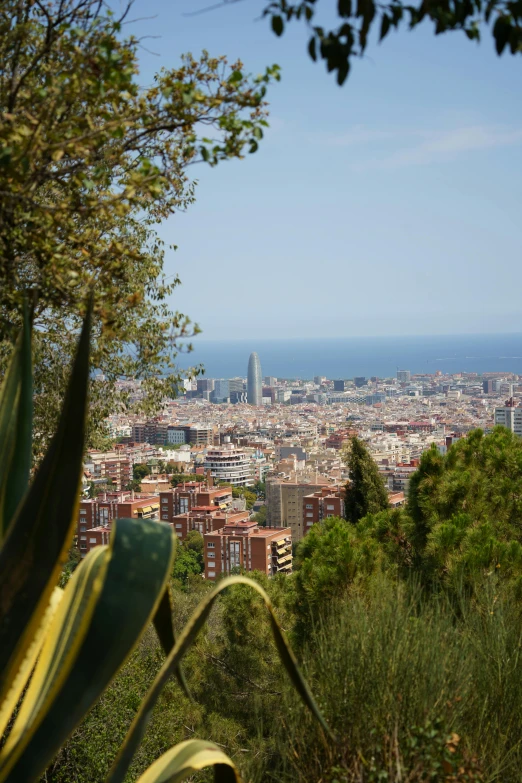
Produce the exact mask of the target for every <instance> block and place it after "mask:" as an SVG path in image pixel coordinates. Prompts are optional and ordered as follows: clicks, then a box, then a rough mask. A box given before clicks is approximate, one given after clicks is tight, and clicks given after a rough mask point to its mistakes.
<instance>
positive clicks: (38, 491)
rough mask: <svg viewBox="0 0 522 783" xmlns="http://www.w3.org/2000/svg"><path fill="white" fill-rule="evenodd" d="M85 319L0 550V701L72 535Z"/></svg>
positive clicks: (85, 371)
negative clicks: (51, 430)
mask: <svg viewBox="0 0 522 783" xmlns="http://www.w3.org/2000/svg"><path fill="white" fill-rule="evenodd" d="M89 335H90V315H89V316H88V317H87V318H86V320H85V324H84V327H83V330H82V334H81V337H80V341H79V343H78V350H77V353H76V358H75V361H74V365H73V369H72V372H71V378H70V381H69V385H68V389H67V395H66V398H65V402H64V405H63V409H62V413H61V416H60V422H59V425H58V430H57V433H56V435H55V436H54V438H53V440H52V442H51V445H50V447H49V450H48V452H47V454H46V455H45V457H44V459H43V461H42V463H41V465H40V468H39V469H38V471H37V473H36V476H35V478H34V480H33V482H32V484H31V486H30V488H29V490H28V492H27V494H26V496H25V499H24V501H23V502H22V504H21V506H20V507H19V508H18V511H17V513H16V516H15V517H14V519H13V521H12V522H11V524H10V526H9V529H8V531H7V536H6V538H5V541H4V543H3V546H2V550H1V551H0V702H1V701H3V699H4V698H5V694H6V693H7V691H8V690H9V688H10V686H11V683H12V681H13V678H14V677H15V676H16V673H17V672H18V671H19V669H20V666H21V663H22V661H23V659H24V658H25V655H26V653H27V649H28V648H29V647H30V645H31V644H32V641H33V638H34V635H35V634H36V631H37V628H38V626H39V624H40V620H41V617H42V614H43V612H44V611H45V608H46V607H47V605H48V603H49V600H50V597H51V593H52V592H53V590H54V588H55V586H56V584H57V582H58V576H59V573H60V569H61V563H62V561H63V559H64V558H65V556H66V553H67V550H68V548H69V546H70V542H71V539H72V535H73V530H74V525H75V522H76V514H77V509H78V502H79V489H80V482H81V475H82V467H83V449H84V441H85V420H86V413H87V390H88V385H89V339H90V338H89Z"/></svg>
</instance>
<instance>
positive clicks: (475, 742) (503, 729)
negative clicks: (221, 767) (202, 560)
mask: <svg viewBox="0 0 522 783" xmlns="http://www.w3.org/2000/svg"><path fill="white" fill-rule="evenodd" d="M521 479H522V442H521V441H520V440H518V439H517V438H515V437H514V436H513V435H511V433H509V432H508V431H506V430H503V429H501V428H497V429H495V431H494V432H493V433H491V434H489V435H484V434H483V433H482V432H480V431H475V432H472V433H471V434H470V435H469V436H468V437H467V438H465V439H462V440H461V441H459V442H458V443H457V444H455V445H454V446H452V448H451V449H450V450H449V451H448V454H447V455H446V456H441V455H440V454H439V453H438V451H436V450H435V449H433V450H431V451H429V452H427V453H426V454H425V455H424V456H423V458H422V461H421V465H420V468H419V470H418V471H417V473H416V474H415V475H414V477H413V479H412V482H411V490H410V496H409V501H408V505H407V507H406V508H405V509H403V510H399V511H397V510H395V511H392V510H384V511H380V512H378V513H376V514H374V515H368V516H366V517H364V518H363V519H361V520H360V521H359V522H358V523H357V524H352V523H349V522H347V521H346V520H342V519H338V518H331V519H328V520H326V521H325V522H323V523H322V524H320V525H316V526H314V528H312V530H311V532H310V533H309V534H308V536H307V537H306V538H305V539H304V540H303V541H302V542H301V543H300V545H299V546H298V548H297V554H296V559H295V573H294V574H293V575H292V576H291V577H290V578H275V579H273V580H267V579H266V578H265V577H264V576H262V575H257V576H256V578H257V580H258V581H259V582H260V583H262V585H263V586H264V587H265V588H266V589H267V590H268V592H269V594H270V596H271V598H272V600H273V602H274V605H275V607H276V610H277V612H278V615H279V616H280V618H281V620H282V625H283V627H284V628H285V629H286V630H287V632H289V633H290V637H291V640H292V642H293V644H294V646H295V649H297V651H298V655H299V658H300V660H301V662H302V663H303V666H304V671H305V674H306V675H307V677H308V679H309V682H310V684H311V686H312V688H313V690H314V693H315V694H316V696H317V699H318V702H319V706H320V707H321V709H322V710H323V711H324V714H325V717H326V719H327V720H328V722H329V724H330V726H332V728H333V730H334V732H335V734H336V736H337V737H338V740H339V741H338V743H337V744H336V745H332V743H331V742H328V741H326V740H325V738H324V736H323V735H322V733H321V729H320V728H318V726H317V724H315V723H314V722H313V721H312V719H311V718H309V717H308V715H307V714H305V711H304V709H303V707H302V706H301V704H300V703H299V700H298V697H297V695H296V694H295V692H294V691H293V688H292V686H291V685H290V684H289V682H288V680H287V678H286V677H285V675H284V673H283V671H282V669H281V664H280V661H279V658H278V654H277V651H276V649H275V646H274V644H273V641H272V638H271V634H270V629H269V625H268V623H267V620H266V616H265V614H266V610H265V608H264V606H263V604H262V602H261V600H260V599H259V598H258V597H256V596H255V595H252V594H251V592H249V591H248V590H247V589H246V588H245V589H243V588H241V587H239V588H238V589H237V590H236V591H235V592H230V593H225V595H224V596H223V598H222V599H221V601H220V603H219V606H218V608H217V611H216V612H215V613H214V614H213V615H211V617H210V619H209V622H208V623H207V626H206V628H205V631H204V633H203V634H202V635H201V637H200V638H199V640H198V642H197V644H196V646H195V648H194V649H193V650H191V652H190V653H189V654H188V656H187V658H186V670H185V671H186V676H187V679H188V683H189V687H190V689H191V691H192V694H193V697H194V701H192V702H191V701H190V700H188V699H187V698H186V696H184V695H183V694H182V692H181V690H180V689H179V687H178V685H177V684H176V682H175V681H172V682H171V683H170V685H169V687H168V688H167V689H166V690H165V691H164V693H163V696H162V698H161V700H160V703H159V704H158V706H157V707H156V709H155V711H154V715H153V719H152V722H151V724H150V725H149V728H148V730H147V733H146V736H145V741H144V743H143V745H142V747H141V749H140V751H139V754H138V755H137V756H136V759H135V761H134V766H133V768H132V776H131V777H130V778H129V779H136V777H137V776H138V773H139V772H140V771H141V770H142V769H144V768H145V767H146V766H147V764H148V763H150V761H151V760H152V759H153V758H155V757H157V755H158V754H159V753H161V752H162V750H163V749H164V748H165V747H167V746H169V745H171V744H173V743H174V742H177V741H180V740H182V739H185V738H187V737H190V736H192V735H197V736H199V737H202V738H206V739H211V740H213V741H214V742H216V743H218V744H220V745H222V746H223V748H224V749H225V750H226V752H227V753H228V754H229V755H230V756H231V757H232V758H233V759H234V760H235V761H236V762H237V763H238V765H239V766H240V768H241V770H242V773H243V776H244V779H245V780H247V781H253V782H256V781H274V782H275V781H288V782H290V781H318V780H321V781H324V782H325V783H334V782H335V781H337V783H345V782H346V783H348V782H350V783H352V781H353V783H355V781H394V782H395V783H398V782H399V781H472V780H473V781H500V780H502V781H513V782H514V781H519V780H520V769H521V768H522V744H521V740H522V730H521V727H522V662H521V659H520V651H521V649H522V646H521V645H522V622H521V620H522V618H521V616H520V615H521V607H520V601H519V598H518V595H519V591H520V579H521V576H522V558H521V551H522V550H521V545H522V514H521V506H520V503H521V499H520V498H521V495H520V491H519V490H520V487H521V486H522V484H521ZM176 584H177V585H178V586H177V587H176V586H175V588H174V595H175V617H176V623H177V624H178V626H179V628H181V627H182V625H183V623H184V622H185V620H186V619H187V617H188V616H189V614H190V611H191V610H192V608H193V607H194V606H195V605H196V604H197V603H198V601H199V600H200V598H201V596H202V594H205V592H206V591H207V590H208V589H209V587H208V585H206V584H205V583H204V582H203V581H202V580H201V578H200V577H199V576H189V577H188V583H187V584H186V585H185V586H180V583H179V581H178V582H177V583H176ZM160 663H161V654H160V650H159V647H158V645H157V643H156V641H155V638H154V637H153V635H152V633H150V634H149V635H147V636H146V638H145V639H144V641H143V642H142V643H141V645H140V646H139V648H138V649H137V650H136V651H135V653H134V655H133V657H132V659H131V661H130V663H129V664H128V665H127V666H126V667H125V668H124V670H123V671H122V672H121V673H120V675H119V676H118V678H117V680H116V681H115V682H114V684H113V685H112V686H111V687H110V688H109V690H108V691H107V693H106V694H105V696H104V697H103V698H102V700H101V702H100V703H99V704H98V705H97V706H96V707H95V708H94V710H93V711H92V712H91V714H90V715H89V716H88V717H87V719H86V720H85V721H84V723H83V724H82V726H81V727H80V728H79V729H78V730H77V731H76V733H75V735H74V736H73V737H72V739H71V740H70V741H69V742H68V743H67V744H66V746H65V748H64V749H63V750H62V752H61V753H60V755H59V757H58V758H57V759H56V762H55V764H54V765H53V766H52V768H51V769H49V771H48V775H47V781H49V782H50V781H56V782H58V781H59V782H60V783H65V782H66V781H67V783H69V781H73V780H74V781H79V782H80V781H82V782H83V781H91V780H99V779H101V778H102V776H103V774H104V772H105V771H106V769H107V766H108V764H109V761H110V759H111V758H112V756H113V753H114V748H116V747H117V746H118V743H119V742H120V741H121V739H122V737H123V736H124V734H125V730H126V727H127V726H128V723H129V722H130V720H131V718H132V715H133V714H134V711H135V710H136V707H137V705H138V704H139V701H140V698H141V696H142V694H143V692H144V690H145V688H146V686H147V684H148V682H150V680H151V678H152V677H153V676H154V674H155V673H156V671H157V670H158V668H159V666H160ZM122 704H123V705H124V706H123V707H122ZM195 779H201V780H205V779H207V778H205V775H204V773H201V777H200V778H195Z"/></svg>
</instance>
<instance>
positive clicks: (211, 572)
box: [208, 571, 216, 577]
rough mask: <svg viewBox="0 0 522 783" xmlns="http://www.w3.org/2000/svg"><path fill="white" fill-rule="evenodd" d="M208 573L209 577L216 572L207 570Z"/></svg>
mask: <svg viewBox="0 0 522 783" xmlns="http://www.w3.org/2000/svg"><path fill="white" fill-rule="evenodd" d="M208 575H209V577H211V576H215V575H216V572H215V571H209V572H208Z"/></svg>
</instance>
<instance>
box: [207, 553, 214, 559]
mask: <svg viewBox="0 0 522 783" xmlns="http://www.w3.org/2000/svg"><path fill="white" fill-rule="evenodd" d="M207 554H208V557H209V558H215V557H216V553H215V552H208V553H207Z"/></svg>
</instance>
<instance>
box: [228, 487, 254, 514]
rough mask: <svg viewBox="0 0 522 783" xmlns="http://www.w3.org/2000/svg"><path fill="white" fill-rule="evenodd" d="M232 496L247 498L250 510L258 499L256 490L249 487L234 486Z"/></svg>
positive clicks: (247, 505)
mask: <svg viewBox="0 0 522 783" xmlns="http://www.w3.org/2000/svg"><path fill="white" fill-rule="evenodd" d="M232 497H233V498H245V502H246V507H247V509H248V510H249V511H250V509H251V508H253V506H254V503H255V502H256V500H257V495H256V494H255V492H252V491H251V490H249V489H246V487H233V489H232Z"/></svg>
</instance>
